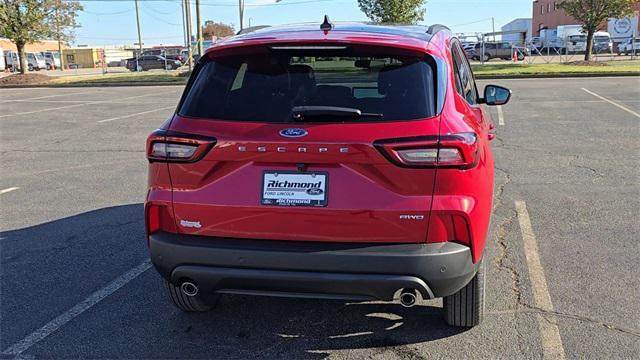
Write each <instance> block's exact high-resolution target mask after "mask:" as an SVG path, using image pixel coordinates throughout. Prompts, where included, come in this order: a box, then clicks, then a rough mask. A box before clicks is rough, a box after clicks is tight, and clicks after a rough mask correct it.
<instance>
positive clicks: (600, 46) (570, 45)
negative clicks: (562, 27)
mask: <svg viewBox="0 0 640 360" xmlns="http://www.w3.org/2000/svg"><path fill="white" fill-rule="evenodd" d="M566 48H567V52H568V53H584V52H586V51H587V34H585V33H582V32H581V33H579V34H575V35H570V36H569V37H568V38H567V39H566ZM591 52H592V53H594V54H610V53H612V52H613V41H612V40H611V35H610V34H609V33H608V32H606V31H596V32H595V34H593V48H592V49H591Z"/></svg>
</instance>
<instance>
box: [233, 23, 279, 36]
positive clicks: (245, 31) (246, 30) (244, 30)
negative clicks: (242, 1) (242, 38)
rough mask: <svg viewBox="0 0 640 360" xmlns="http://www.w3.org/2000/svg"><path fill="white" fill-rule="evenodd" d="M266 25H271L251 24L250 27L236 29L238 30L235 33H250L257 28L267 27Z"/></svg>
mask: <svg viewBox="0 0 640 360" xmlns="http://www.w3.org/2000/svg"><path fill="white" fill-rule="evenodd" d="M268 27H271V25H256V26H251V27H248V28H244V29H242V30H240V31H238V32H237V33H236V35H243V34H248V33H252V32H254V31H258V30H261V29H265V28H268Z"/></svg>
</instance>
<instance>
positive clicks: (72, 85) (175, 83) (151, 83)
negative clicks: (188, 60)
mask: <svg viewBox="0 0 640 360" xmlns="http://www.w3.org/2000/svg"><path fill="white" fill-rule="evenodd" d="M186 84H187V80H186V79H185V80H184V81H144V82H126V81H123V82H110V83H70V84H25V85H18V84H15V85H0V89H29V88H76V87H123V86H170V85H173V86H184V85H186Z"/></svg>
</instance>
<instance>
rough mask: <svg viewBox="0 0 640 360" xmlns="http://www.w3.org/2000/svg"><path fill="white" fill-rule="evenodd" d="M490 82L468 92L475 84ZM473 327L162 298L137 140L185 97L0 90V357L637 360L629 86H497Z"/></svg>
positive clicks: (635, 181) (633, 84) (423, 309)
mask: <svg viewBox="0 0 640 360" xmlns="http://www.w3.org/2000/svg"><path fill="white" fill-rule="evenodd" d="M486 83H488V82H486V81H483V82H481V85H484V84H486ZM491 83H496V84H501V85H505V86H508V87H510V88H511V89H512V90H513V91H514V96H513V98H512V100H511V103H510V104H508V105H506V106H504V107H503V108H500V109H497V108H492V109H488V111H489V112H490V114H491V115H492V118H493V120H494V122H495V123H496V125H497V126H496V132H497V134H498V138H497V139H496V140H495V141H494V155H495V160H496V184H495V192H496V197H495V202H494V207H495V210H494V215H493V224H492V233H491V238H490V239H489V240H488V241H487V249H486V253H485V261H486V265H487V269H488V280H487V295H488V298H487V301H488V302H487V308H486V310H487V312H488V314H487V317H486V319H485V321H484V323H483V324H482V325H481V326H479V327H476V328H474V329H471V330H467V331H464V330H459V329H454V328H450V327H448V326H447V325H446V324H445V323H444V321H443V320H442V319H441V317H440V306H441V301H439V300H435V301H426V302H423V303H421V304H420V305H419V306H415V307H412V308H403V307H401V306H400V305H399V304H398V303H376V302H368V303H345V302H344V301H327V300H293V299H280V298H254V297H244V296H231V295H229V296H224V297H223V298H222V300H221V302H220V304H219V306H218V308H217V309H216V310H214V311H212V312H210V313H206V314H184V313H181V312H180V311H178V310H177V309H175V308H173V307H172V306H171V305H170V304H169V302H168V301H167V299H165V297H164V293H163V291H162V288H161V285H160V277H159V276H158V275H157V274H156V272H155V271H154V270H153V269H150V265H149V264H148V262H147V261H148V256H147V252H146V245H145V240H144V225H143V213H142V203H143V201H144V196H145V192H146V163H147V161H146V159H145V154H144V141H145V138H146V136H147V134H148V133H149V132H150V131H152V130H153V129H155V128H156V127H158V126H159V125H160V124H161V123H162V122H163V121H164V120H165V119H166V118H167V117H168V116H169V115H170V114H171V112H172V111H173V108H174V106H175V104H176V102H177V100H178V97H179V95H180V93H181V90H182V88H181V87H179V86H172V87H126V88H125V87H122V88H60V89H51V88H49V89H0V109H1V111H0V161H1V163H0V169H1V171H0V216H1V218H0V227H1V228H2V234H1V235H0V246H1V272H0V276H1V290H2V296H1V303H0V316H1V319H2V321H1V327H0V330H1V334H2V336H1V339H0V352H1V353H2V355H1V358H14V357H19V358H83V359H85V358H189V359H191V358H225V359H226V358H230V359H231V358H238V359H246V358H255V357H262V358H284V359H294V358H306V359H315V358H325V357H329V358H337V359H348V358H363V357H369V358H376V359H383V358H384V359H407V358H429V359H432V358H433V359H435V358H509V359H513V358H542V357H543V356H544V357H548V358H580V359H583V358H594V359H600V358H611V359H632V358H634V359H637V358H639V357H640V312H639V311H638V310H639V309H640V307H639V304H640V303H639V300H638V299H639V295H640V270H638V269H639V267H638V264H639V263H640V251H639V250H640V245H639V242H638V240H639V234H640V210H639V209H640V171H638V164H639V163H640V141H639V140H638V139H639V136H640V79H639V78H629V77H626V78H593V79H555V80H551V79H544V80H501V81H492V82H491Z"/></svg>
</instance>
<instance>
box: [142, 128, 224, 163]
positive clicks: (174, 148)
mask: <svg viewBox="0 0 640 360" xmlns="http://www.w3.org/2000/svg"><path fill="white" fill-rule="evenodd" d="M215 144H216V139H215V138H213V137H206V136H200V135H193V134H184V133H178V132H174V131H167V130H156V131H154V132H153V133H152V134H151V135H149V138H148V139H147V159H149V162H154V161H160V162H195V161H198V160H200V159H201V158H202V157H204V155H206V153H207V152H209V150H210V149H211V148H212V147H213V146H214V145H215Z"/></svg>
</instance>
